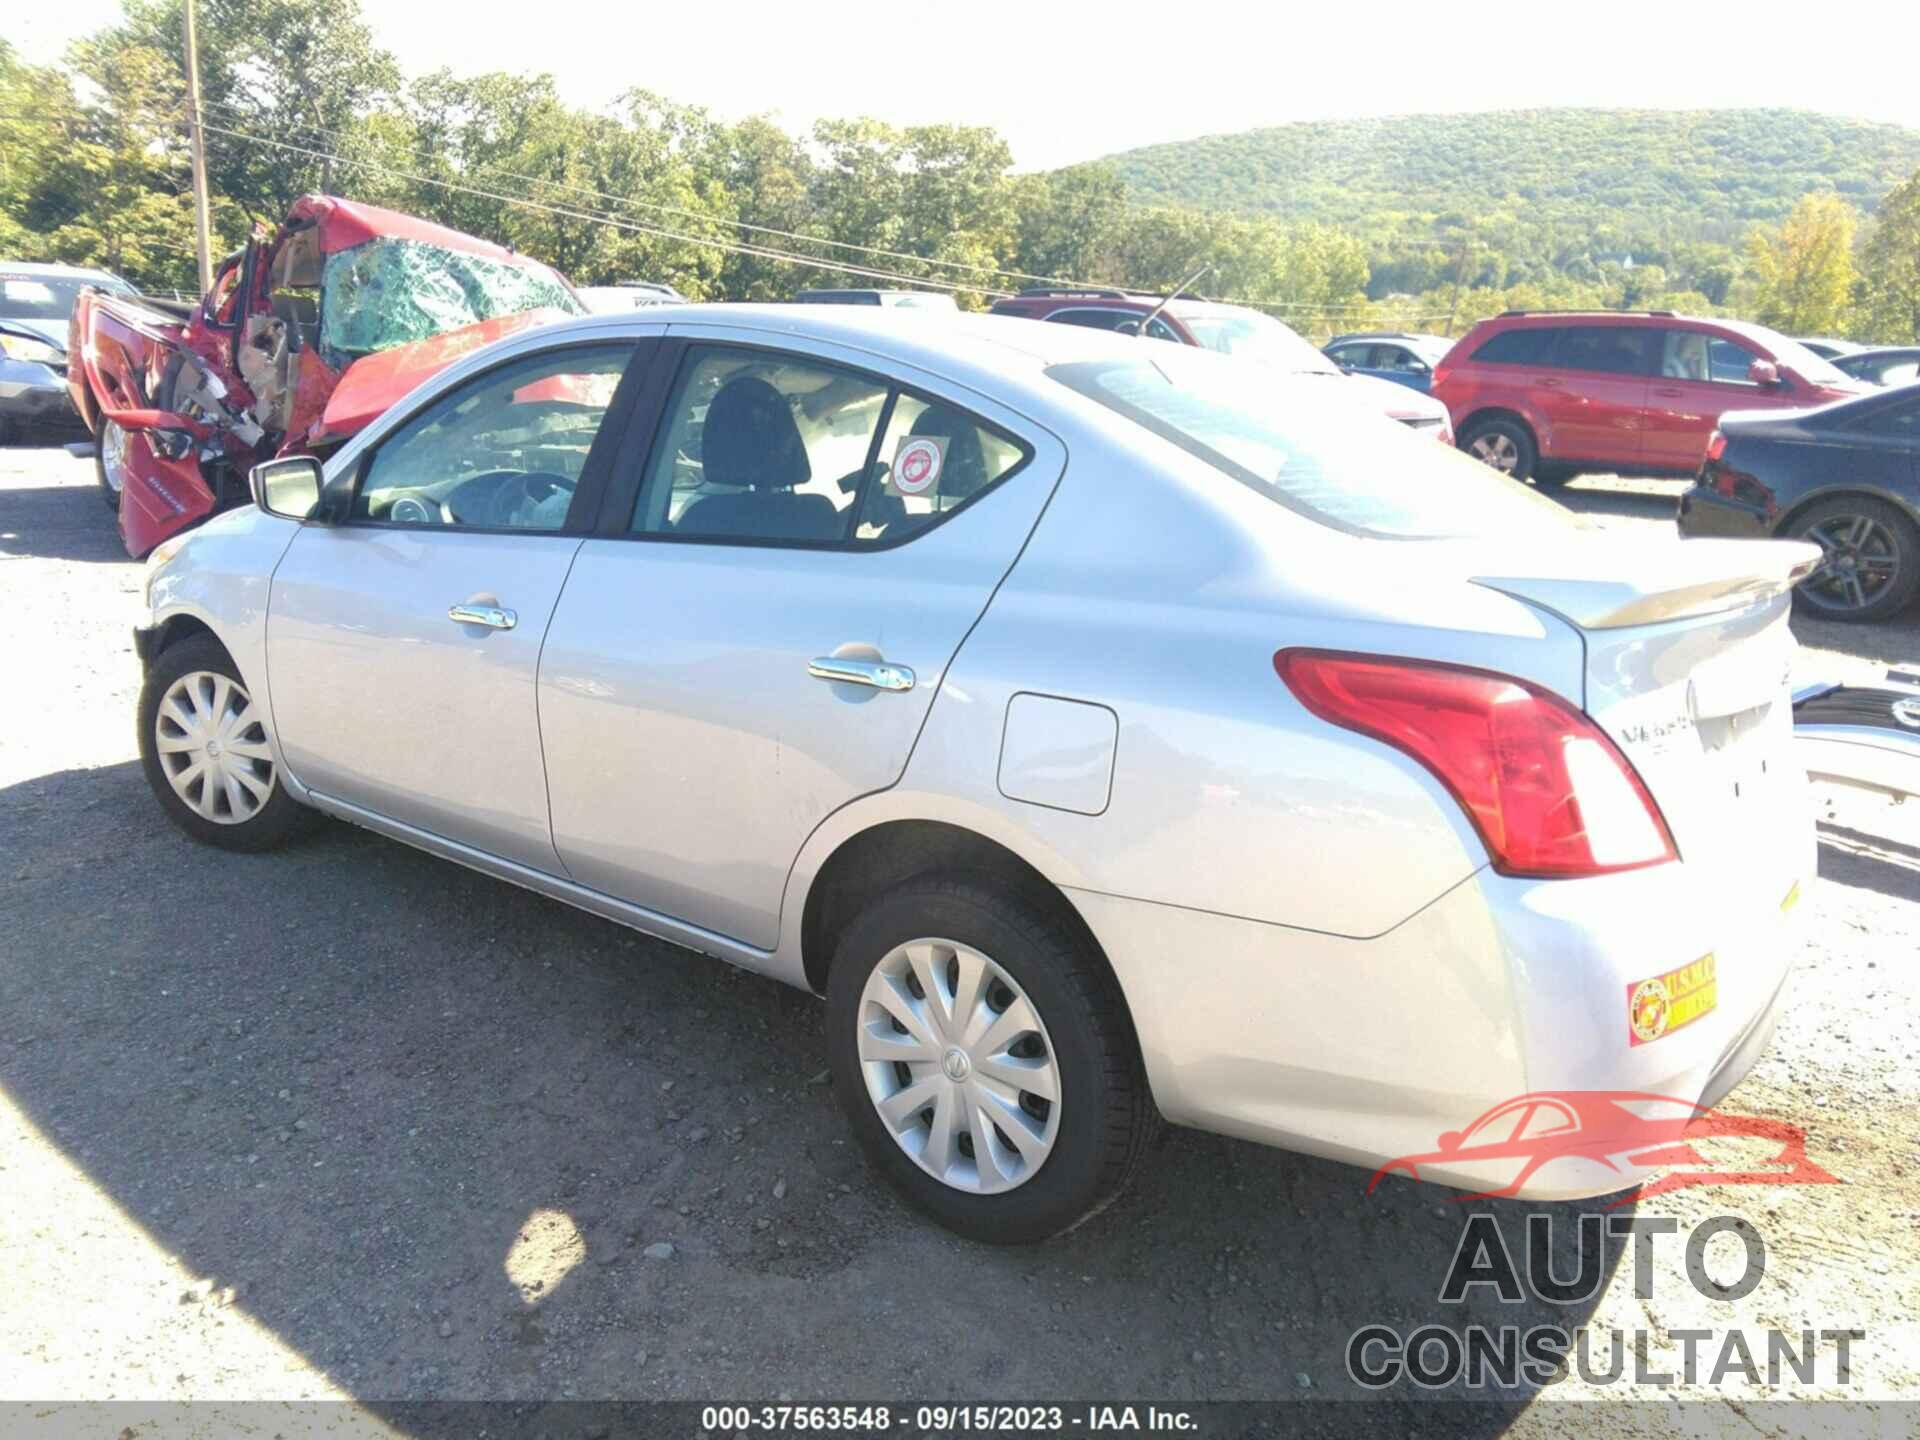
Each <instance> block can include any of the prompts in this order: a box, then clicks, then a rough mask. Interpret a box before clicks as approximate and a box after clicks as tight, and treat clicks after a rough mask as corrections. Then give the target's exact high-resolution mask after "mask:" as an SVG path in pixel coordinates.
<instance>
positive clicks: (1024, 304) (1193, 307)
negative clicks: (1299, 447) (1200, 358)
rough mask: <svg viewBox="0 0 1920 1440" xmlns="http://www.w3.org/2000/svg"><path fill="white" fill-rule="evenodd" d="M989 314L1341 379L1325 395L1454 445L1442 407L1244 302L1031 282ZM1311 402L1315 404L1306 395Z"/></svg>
mask: <svg viewBox="0 0 1920 1440" xmlns="http://www.w3.org/2000/svg"><path fill="white" fill-rule="evenodd" d="M990 313H992V314H994V315H1005V316H1011V317H1014V318H1018V319H1025V320H1043V321H1048V322H1051V323H1054V324H1060V325H1075V326H1079V327H1080V328H1082V329H1088V330H1107V331H1111V332H1113V333H1114V334H1117V335H1138V336H1145V337H1146V338H1147V339H1151V340H1166V341H1171V342H1173V343H1174V344H1177V345H1193V346H1197V347H1199V348H1201V349H1204V350H1212V351H1215V352H1216V353H1218V354H1222V355H1231V356H1232V357H1234V358H1235V359H1236V360H1242V361H1248V362H1252V363H1254V364H1257V365H1260V366H1262V367H1263V368H1264V369H1265V370H1266V371H1267V372H1268V373H1271V374H1278V375H1287V376H1295V377H1298V376H1307V377H1312V378H1314V379H1320V380H1326V379H1331V380H1334V381H1341V380H1343V379H1344V381H1345V383H1343V384H1338V385H1336V386H1334V387H1332V388H1331V389H1325V390H1323V392H1321V393H1325V394H1327V395H1329V396H1330V397H1331V398H1333V399H1334V400H1335V401H1336V403H1338V402H1339V401H1345V402H1347V403H1349V404H1352V405H1356V406H1359V407H1362V408H1365V409H1369V410H1372V411H1375V412H1376V413H1380V414H1384V415H1386V416H1387V417H1389V418H1390V419H1393V420H1397V421H1399V422H1400V423H1401V424H1403V425H1405V426H1407V427H1408V428H1409V429H1412V430H1417V431H1424V432H1428V433H1430V434H1432V436H1433V437H1434V438H1435V439H1437V440H1440V441H1442V442H1444V443H1446V444H1452V443H1453V429H1452V426H1451V425H1450V424H1449V423H1448V419H1447V409H1446V406H1444V405H1441V404H1439V403H1437V402H1435V401H1434V400H1432V399H1431V398H1429V397H1427V396H1425V395H1423V394H1420V393H1417V392H1416V393H1410V392H1409V390H1408V389H1407V388H1406V387H1403V386H1398V385H1391V384H1388V383H1386V382H1385V381H1384V380H1381V379H1379V378H1377V377H1375V376H1372V375H1365V374H1357V373H1350V372H1348V371H1347V370H1345V369H1344V368H1343V367H1341V366H1340V365H1338V364H1336V363H1335V362H1334V361H1332V360H1329V359H1328V358H1327V357H1326V356H1325V355H1323V354H1322V353H1321V352H1320V351H1318V350H1316V349H1314V348H1313V346H1312V345H1310V344H1308V343H1307V342H1306V341H1305V340H1303V339H1301V338H1300V336H1299V335H1298V334H1297V333H1296V332H1295V331H1293V330H1292V329H1291V328H1289V327H1288V326H1286V325H1285V324H1283V323H1281V322H1280V321H1278V320H1276V319H1274V318H1273V317H1272V316H1271V315H1267V314H1264V313H1262V312H1261V311H1258V310H1253V309H1249V308H1248V307H1247V306H1244V305H1227V304H1221V303H1219V302H1217V301H1205V300H1197V299H1193V298H1191V297H1186V296H1177V297H1173V298H1169V297H1167V296H1164V295H1143V294H1139V293H1137V292H1132V291H1126V290H1062V289H1056V288H1053V287H1049V286H1037V287H1032V288H1029V289H1026V290H1022V291H1021V292H1020V294H1019V295H1017V296H1014V297H1013V298H1011V299H1005V300H996V301H995V302H994V303H993V305H992V307H991V310H990ZM1308 403H1309V404H1312V403H1316V402H1315V401H1312V400H1309V401H1308Z"/></svg>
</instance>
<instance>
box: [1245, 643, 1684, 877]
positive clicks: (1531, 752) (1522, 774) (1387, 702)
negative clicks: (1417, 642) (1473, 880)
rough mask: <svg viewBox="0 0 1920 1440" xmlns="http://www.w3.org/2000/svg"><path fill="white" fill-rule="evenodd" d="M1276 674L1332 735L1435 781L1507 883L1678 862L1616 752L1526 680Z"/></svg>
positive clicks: (1377, 667)
mask: <svg viewBox="0 0 1920 1440" xmlns="http://www.w3.org/2000/svg"><path fill="white" fill-rule="evenodd" d="M1273 668H1274V669H1275V670H1276V671H1278V672H1279V675H1280V678H1281V679H1282V680H1284V681H1286V683H1287V688H1288V689H1290V690H1292V691H1293V693H1294V696H1295V698H1297V699H1298V700H1299V701H1300V703H1301V704H1302V705H1304V706H1306V707H1307V709H1308V710H1310V711H1312V712H1313V713H1314V714H1315V715H1317V716H1319V717H1320V718H1321V719H1322V720H1325V721H1326V722H1327V723H1328V724H1331V725H1338V726H1340V727H1341V728H1342V729H1346V730H1354V731H1357V732H1359V733H1360V734H1362V735H1369V736H1372V737H1373V738H1374V739H1376V740H1379V741H1381V742H1382V743H1384V744H1387V745H1391V746H1393V747H1394V748H1395V749H1396V750H1400V751H1402V752H1404V753H1405V754H1407V755H1410V756H1412V757H1413V758H1414V759H1415V760H1418V761H1419V762H1420V763H1421V764H1422V765H1424V766H1426V768H1427V769H1428V770H1430V771H1432V772H1433V774H1434V776H1435V778H1436V779H1438V780H1439V781H1440V783H1441V784H1443V785H1445V786H1446V787H1447V789H1448V790H1449V791H1451V792H1452V793H1453V797H1454V798H1455V799H1456V800H1458V801H1459V802H1460V804H1461V806H1462V808H1464V809H1465V810H1466V812H1467V815H1468V817H1469V818H1470V819H1471V820H1472V821H1473V824H1474V828H1475V829H1477V830H1478V831H1479V832H1480V838H1481V840H1482V841H1484V842H1485V844H1486V847H1487V853H1488V854H1489V855H1491V856H1492V857H1493V864H1494V868H1495V869H1496V870H1499V871H1500V872H1501V873H1502V874H1506V875H1525V876H1542V877H1566V876H1573V875H1601V874H1606V873H1608V872H1610V871H1615V870H1635V869H1639V868H1640V867H1641V866H1645V865H1658V864H1660V863H1661V862H1662V861H1666V860H1677V859H1678V858H1679V855H1678V852H1676V851H1675V849H1674V845H1673V837H1672V835H1671V834H1670V833H1669V832H1668V830H1667V824H1666V821H1665V819H1663V818H1662V816H1661V814H1660V807H1659V806H1658V805H1656V804H1655V803H1654V800H1653V796H1651V795H1650V794H1648V793H1647V787H1646V786H1645V785H1644V784H1643V783H1642V782H1641V780H1640V777H1639V775H1638V774H1636V773H1635V771H1634V768H1633V766H1632V765H1631V764H1629V763H1628V761H1627V758H1626V756H1624V755H1622V754H1621V753H1620V750H1619V748H1618V747H1617V746H1616V745H1615V744H1614V743H1613V741H1611V740H1610V739H1608V738H1607V735H1606V733H1605V732H1604V731H1602V730H1601V729H1600V727H1599V726H1597V725H1595V724H1594V723H1593V721H1592V720H1590V719H1588V718H1587V717H1586V716H1585V715H1583V714H1581V713H1580V712H1579V711H1578V710H1575V709H1574V708H1573V707H1572V706H1570V705H1568V704H1567V703H1566V702H1564V701H1562V700H1560V699H1558V698H1556V697H1555V696H1553V695H1549V694H1548V693H1547V692H1546V691H1544V690H1540V689H1538V688H1536V687H1534V686H1532V685H1529V684H1527V683H1526V682H1525V681H1524V680H1515V679H1513V678H1512V677H1511V676H1507V675H1496V674H1494V673H1492V672H1491V671H1487V670H1470V669H1467V668H1465V667H1463V666H1456V665H1439V664H1431V663H1427V662H1423V661H1415V660H1396V659H1392V658H1389V657H1386V656H1379V655H1345V654H1339V653H1336V652H1333V651H1326V650H1282V651H1280V652H1279V653H1278V654H1276V655H1275V656H1274V657H1273Z"/></svg>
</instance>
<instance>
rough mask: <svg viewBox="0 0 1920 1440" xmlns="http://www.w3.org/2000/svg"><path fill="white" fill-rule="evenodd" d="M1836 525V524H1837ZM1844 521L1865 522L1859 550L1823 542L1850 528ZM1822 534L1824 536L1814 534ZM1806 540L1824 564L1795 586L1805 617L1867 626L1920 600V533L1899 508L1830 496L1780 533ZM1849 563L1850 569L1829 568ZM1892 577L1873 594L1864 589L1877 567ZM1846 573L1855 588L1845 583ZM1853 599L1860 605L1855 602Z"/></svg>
mask: <svg viewBox="0 0 1920 1440" xmlns="http://www.w3.org/2000/svg"><path fill="white" fill-rule="evenodd" d="M1836 522H1838V523H1836ZM1848 522H1855V523H1860V522H1864V529H1865V531H1866V535H1865V537H1864V543H1862V544H1860V545H1859V546H1846V545H1840V546H1835V545H1833V544H1830V543H1828V542H1829V537H1831V536H1832V535H1834V533H1835V532H1836V531H1843V530H1852V529H1853V528H1854V526H1853V525H1852V524H1849V523H1848ZM1822 530H1825V531H1826V534H1816V533H1815V532H1816V531H1822ZM1782 533H1783V534H1785V535H1786V536H1788V537H1790V538H1792V539H1795V540H1806V541H1809V542H1811V543H1813V544H1815V545H1819V546H1820V547H1821V549H1822V550H1824V551H1826V552H1827V555H1828V564H1827V565H1826V566H1823V567H1822V568H1821V569H1820V570H1819V571H1817V572H1816V573H1815V574H1813V575H1811V576H1809V577H1808V578H1807V579H1805V580H1803V581H1801V582H1800V587H1799V590H1798V591H1797V592H1796V596H1795V598H1796V599H1797V600H1798V601H1799V603H1800V605H1801V607H1802V608H1803V609H1804V610H1806V612H1807V613H1808V614H1811V615H1818V616H1819V617H1820V618H1822V619H1823V620H1850V621H1859V622H1863V623H1864V622H1871V621H1875V620H1889V619H1892V618H1893V617H1894V616H1895V615H1898V614H1899V613H1900V612H1901V611H1903V610H1905V609H1906V608H1907V607H1908V606H1910V605H1911V604H1913V602H1914V598H1915V597H1916V596H1920V530H1916V529H1915V528H1914V524H1913V522H1912V521H1911V520H1910V519H1908V518H1907V516H1906V515H1904V514H1902V513H1901V512H1900V511H1899V510H1897V509H1895V508H1894V507H1893V506H1892V505H1889V504H1888V503H1887V502H1886V501H1884V500H1876V499H1874V498H1873V497H1872V496H1870V495H1835V496H1833V497H1832V498H1831V499H1827V500H1820V501H1816V502H1815V503H1814V504H1812V505H1809V506H1808V507H1807V508H1806V509H1805V510H1803V511H1802V512H1801V513H1800V514H1799V515H1797V516H1795V517H1794V519H1793V521H1792V523H1791V524H1790V525H1788V526H1787V527H1786V529H1785V530H1784V531H1783V532H1782ZM1848 561H1851V567H1850V570H1849V571H1841V570H1836V569H1835V568H1834V567H1836V566H1841V565H1846V564H1847V562H1848ZM1889 562H1890V563H1891V564H1892V566H1893V574H1892V576H1891V577H1890V578H1888V579H1887V580H1886V581H1884V582H1883V583H1882V585H1881V587H1880V588H1879V589H1878V590H1877V591H1871V592H1869V591H1868V590H1867V589H1866V588H1865V587H1866V585H1867V583H1869V582H1870V581H1871V579H1872V578H1873V577H1874V575H1875V574H1876V573H1878V567H1879V566H1883V565H1885V564H1887V563H1889ZM1849 573H1850V574H1851V576H1852V578H1853V581H1854V584H1855V585H1857V586H1858V587H1859V588H1858V589H1853V588H1852V587H1851V586H1849V584H1848V582H1847V578H1846V577H1847V575H1848V574H1849ZM1856 598H1858V599H1863V600H1864V603H1856Z"/></svg>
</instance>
